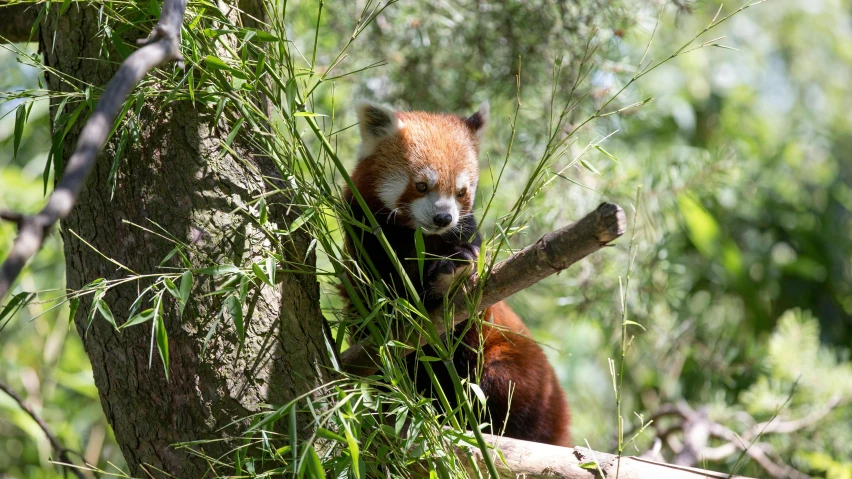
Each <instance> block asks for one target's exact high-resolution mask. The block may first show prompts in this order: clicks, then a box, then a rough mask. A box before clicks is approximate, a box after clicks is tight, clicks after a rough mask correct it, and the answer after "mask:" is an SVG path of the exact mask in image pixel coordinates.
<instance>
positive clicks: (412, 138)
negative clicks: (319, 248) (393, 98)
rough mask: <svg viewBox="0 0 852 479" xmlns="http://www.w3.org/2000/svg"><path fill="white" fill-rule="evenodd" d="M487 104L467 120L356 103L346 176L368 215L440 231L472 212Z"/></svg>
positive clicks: (431, 232)
mask: <svg viewBox="0 0 852 479" xmlns="http://www.w3.org/2000/svg"><path fill="white" fill-rule="evenodd" d="M487 115H488V106H487V103H486V104H483V106H482V107H481V108H480V110H479V111H478V112H477V113H475V114H474V115H473V116H471V117H470V118H466V119H465V118H462V117H458V116H454V115H445V114H430V113H423V112H405V113H402V112H394V111H392V110H389V109H387V108H384V107H382V106H378V105H373V104H362V105H361V106H360V107H359V110H358V117H359V120H360V126H361V137H362V140H363V143H362V145H361V151H360V152H359V161H358V165H357V166H356V168H355V171H354V172H353V173H352V179H353V181H354V182H355V185H356V186H357V187H358V191H360V192H361V194H362V195H364V197H365V199H366V200H367V202H368V204H369V205H370V208H371V209H372V210H373V212H374V213H386V214H388V221H393V222H394V223H395V224H405V225H408V226H409V227H411V228H415V229H416V228H422V230H423V232H424V233H425V234H443V233H446V232H448V231H450V230H452V229H453V228H455V227H456V225H457V224H458V222H459V219H460V218H462V217H463V216H464V215H468V214H472V210H473V200H474V196H475V193H476V185H477V181H478V178H479V152H478V143H479V135H480V134H481V131H482V128H483V126H484V125H485V121H486V119H487Z"/></svg>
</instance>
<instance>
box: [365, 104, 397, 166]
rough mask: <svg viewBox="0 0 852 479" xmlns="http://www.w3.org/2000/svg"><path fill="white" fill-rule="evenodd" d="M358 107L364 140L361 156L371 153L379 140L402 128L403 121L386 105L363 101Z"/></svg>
mask: <svg viewBox="0 0 852 479" xmlns="http://www.w3.org/2000/svg"><path fill="white" fill-rule="evenodd" d="M356 109H357V112H358V123H359V129H360V130H361V141H362V144H361V154H360V155H359V156H366V155H369V154H370V153H371V152H372V148H373V146H375V144H376V142H377V141H378V140H381V139H382V138H386V137H388V136H391V135H393V134H394V133H396V132H397V131H399V130H400V129H401V128H402V121H401V120H400V119H399V117H397V116H396V113H395V112H394V111H393V110H391V109H390V108H388V107H386V106H382V105H379V104H376V103H371V102H367V101H362V102H359V103H358V104H357V106H356Z"/></svg>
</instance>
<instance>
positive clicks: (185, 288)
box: [180, 270, 193, 315]
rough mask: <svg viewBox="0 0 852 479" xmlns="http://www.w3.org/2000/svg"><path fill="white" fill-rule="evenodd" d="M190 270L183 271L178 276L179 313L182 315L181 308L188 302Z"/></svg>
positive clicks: (190, 288)
mask: <svg viewBox="0 0 852 479" xmlns="http://www.w3.org/2000/svg"><path fill="white" fill-rule="evenodd" d="M192 279H193V277H192V271H189V270H187V271H184V272H183V274H182V275H181V276H180V300H181V301H180V314H181V315H183V310H184V308H186V304H187V302H189V293H190V292H191V291H192Z"/></svg>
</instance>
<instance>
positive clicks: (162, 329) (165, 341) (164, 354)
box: [155, 301, 169, 381]
mask: <svg viewBox="0 0 852 479" xmlns="http://www.w3.org/2000/svg"><path fill="white" fill-rule="evenodd" d="M159 306H160V311H159V314H158V315H157V321H156V322H155V324H156V328H155V329H156V331H157V350H158V351H160V359H162V360H163V368H164V370H165V372H166V381H168V380H169V335H168V333H167V332H166V324H165V322H164V321H163V312H162V307H163V302H162V301H160V303H159Z"/></svg>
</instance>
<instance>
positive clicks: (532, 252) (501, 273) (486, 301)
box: [341, 203, 627, 376]
mask: <svg viewBox="0 0 852 479" xmlns="http://www.w3.org/2000/svg"><path fill="white" fill-rule="evenodd" d="M626 227H627V219H626V217H625V215H624V211H623V210H622V209H621V208H620V207H619V206H617V205H614V204H612V203H601V205H600V206H598V207H597V209H595V211H593V212H591V213H589V214H588V215H586V216H585V217H583V218H582V219H581V220H580V221H578V222H576V223H574V224H572V225H568V226H566V227H564V228H561V229H559V230H556V231H553V232H551V233H548V234H546V235H544V236H543V237H542V238H541V239H539V240H538V241H537V242H535V243H534V244H532V245H530V246H527V247H526V248H524V249H522V250H521V251H518V252H517V253H515V254H513V255H512V256H510V257H509V258H508V259H506V260H505V261H503V262H501V263H500V264H498V265H496V266H494V269H493V270H492V271H491V274H490V275H488V277H487V278H486V280H485V284H484V285H482V298H481V300H480V302H479V305H478V306H477V311H482V310H484V309H485V308H487V307H489V306H491V305H493V304H495V303H497V302H499V301H502V300H503V299H505V298H508V297H509V296H511V295H513V294H515V293H517V292H518V291H520V290H522V289H525V288H528V287H530V286H532V285H534V284H536V283H538V282H539V281H541V280H542V279H544V278H546V277H548V276H550V275H552V274H554V273H558V272H560V271H562V270H564V269H566V268H568V267H569V266H571V265H572V264H574V263H576V262H578V261H580V260H581V259H583V258H585V257H586V256H588V255H590V254H592V253H594V252H595V251H597V250H599V249H601V248H603V247H604V246H606V245H608V244H609V243H611V242H612V241H614V240H615V239H616V238H618V237H619V236H621V235H622V234H624V231H625V229H626ZM477 283H478V278H476V277H472V278H471V279H470V280H469V283H468V285H467V291H474V290H475V289H476V288H477V287H479V285H478V284H477ZM467 300H468V298H467V297H466V295H464V294H457V295H456V296H455V298H454V300H453V303H452V305H451V307H453V308H455V309H454V311H455V313H454V316H453V325H457V324H459V323H461V322H462V321H464V320H465V319H467V318H468V307H467V304H466V301H467ZM434 323H435V327H436V328H437V329H438V333H439V334H443V333H445V332H446V329H445V327H444V322H443V320H438V321H434ZM409 352H410V351H409ZM376 357H377V354H376V347H375V345H374V344H372V343H371V342H369V341H363V342H360V343H357V344H354V345H352V347H350V348H349V349H347V350H346V351H344V352H343V354H342V355H341V361H342V363H343V368H344V370H345V371H347V372H349V373H353V374H359V375H362V376H366V375H369V374H372V373H374V372H375V371H377V370H378V368H377V366H376V363H375V358H376Z"/></svg>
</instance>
